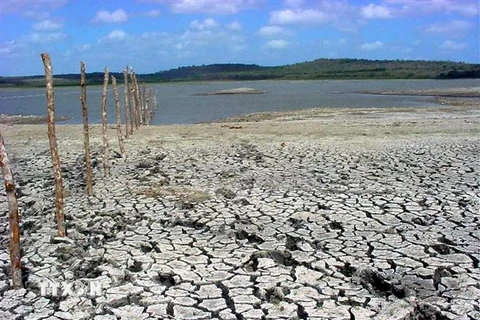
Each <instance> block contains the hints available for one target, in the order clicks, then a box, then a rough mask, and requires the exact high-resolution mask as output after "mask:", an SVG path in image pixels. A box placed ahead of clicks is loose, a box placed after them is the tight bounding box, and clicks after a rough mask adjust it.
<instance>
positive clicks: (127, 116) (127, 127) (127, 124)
mask: <svg viewBox="0 0 480 320" xmlns="http://www.w3.org/2000/svg"><path fill="white" fill-rule="evenodd" d="M123 83H124V85H123V86H124V95H125V139H128V135H129V133H130V101H129V100H130V99H129V97H128V93H129V90H128V66H127V68H126V69H125V70H123Z"/></svg>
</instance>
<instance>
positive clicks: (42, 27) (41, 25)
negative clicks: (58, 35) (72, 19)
mask: <svg viewBox="0 0 480 320" xmlns="http://www.w3.org/2000/svg"><path fill="white" fill-rule="evenodd" d="M62 27H63V24H61V23H56V22H52V21H50V20H43V21H41V22H38V23H35V24H34V25H33V30H35V31H57V30H59V29H62Z"/></svg>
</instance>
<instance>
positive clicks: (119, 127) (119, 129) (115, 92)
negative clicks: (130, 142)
mask: <svg viewBox="0 0 480 320" xmlns="http://www.w3.org/2000/svg"><path fill="white" fill-rule="evenodd" d="M112 86H113V95H114V96H115V107H116V110H117V136H118V145H119V147H120V154H121V155H122V158H124V159H125V145H124V144H123V136H122V118H121V108H120V99H119V98H118V90H117V79H115V77H114V76H112Z"/></svg>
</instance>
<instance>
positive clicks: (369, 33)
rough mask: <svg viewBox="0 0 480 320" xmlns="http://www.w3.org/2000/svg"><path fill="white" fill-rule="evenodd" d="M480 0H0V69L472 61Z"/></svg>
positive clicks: (478, 59)
mask: <svg viewBox="0 0 480 320" xmlns="http://www.w3.org/2000/svg"><path fill="white" fill-rule="evenodd" d="M479 21H480V1H478V0H365V1H364V0H136V1H135V0H122V1H120V0H119V1H93V0H90V1H83V0H82V1H81V0H2V1H1V2H0V76H12V75H33V74H43V66H42V62H41V59H40V54H41V53H42V52H48V53H50V55H51V57H52V61H53V69H54V73H55V74H61V73H78V72H79V63H80V61H84V62H85V63H86V65H87V72H92V71H102V70H103V68H104V67H108V68H109V69H110V70H112V71H121V70H122V69H123V68H124V66H125V65H126V64H129V65H132V66H133V68H134V69H135V70H136V72H138V73H149V72H157V71H160V70H167V69H170V68H176V67H179V66H190V65H202V64H211V63H254V64H259V65H280V64H290V63H296V62H303V61H309V60H314V59H317V58H366V59H421V60H452V61H465V62H474V63H480V34H479V33H480V31H479V30H480V22H479Z"/></svg>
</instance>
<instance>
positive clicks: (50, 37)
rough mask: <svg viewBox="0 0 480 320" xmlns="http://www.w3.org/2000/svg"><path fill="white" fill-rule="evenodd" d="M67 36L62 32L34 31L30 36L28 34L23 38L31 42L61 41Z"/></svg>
mask: <svg viewBox="0 0 480 320" xmlns="http://www.w3.org/2000/svg"><path fill="white" fill-rule="evenodd" d="M66 38H67V34H65V33H63V32H48V33H45V32H42V33H39V32H34V33H32V34H31V35H30V36H28V37H27V38H26V39H25V40H26V41H27V42H33V43H51V42H58V41H62V40H64V39H66Z"/></svg>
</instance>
